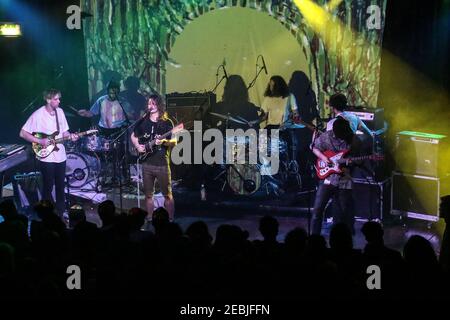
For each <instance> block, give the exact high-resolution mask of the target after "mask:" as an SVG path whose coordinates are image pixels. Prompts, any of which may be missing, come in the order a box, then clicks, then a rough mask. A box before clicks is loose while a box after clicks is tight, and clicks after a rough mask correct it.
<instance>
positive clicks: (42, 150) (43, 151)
mask: <svg viewBox="0 0 450 320" xmlns="http://www.w3.org/2000/svg"><path fill="white" fill-rule="evenodd" d="M97 132H98V130H88V131H84V132H79V133H76V135H77V136H78V137H82V136H86V135H91V134H96V133H97ZM32 135H33V136H34V137H36V138H38V139H43V138H47V139H49V140H50V144H49V145H48V146H46V147H44V146H43V145H41V144H39V143H36V142H33V144H32V148H33V151H34V153H35V154H36V157H37V158H39V159H44V158H47V157H48V156H49V155H50V154H51V153H52V152H53V151H58V150H59V148H58V146H57V145H58V144H61V143H63V142H64V141H67V140H70V136H67V137H63V138H58V139H56V136H57V135H58V132H54V133H52V134H45V133H42V132H34V133H32Z"/></svg>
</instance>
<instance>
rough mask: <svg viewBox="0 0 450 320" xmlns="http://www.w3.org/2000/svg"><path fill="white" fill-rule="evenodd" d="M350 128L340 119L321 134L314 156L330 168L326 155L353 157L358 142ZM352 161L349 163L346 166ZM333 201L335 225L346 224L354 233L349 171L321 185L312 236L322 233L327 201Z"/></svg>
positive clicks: (314, 148)
mask: <svg viewBox="0 0 450 320" xmlns="http://www.w3.org/2000/svg"><path fill="white" fill-rule="evenodd" d="M357 141H358V140H357V138H356V136H355V134H354V133H353V131H352V129H351V127H350V124H349V122H348V121H347V120H345V119H344V118H340V117H339V118H337V119H336V120H335V121H334V123H333V130H331V131H326V132H325V133H323V134H321V135H320V136H319V137H318V138H317V139H316V140H315V141H314V144H313V153H314V154H315V155H316V156H317V157H318V158H319V159H321V160H322V161H325V162H327V163H330V164H331V160H330V159H328V158H327V157H326V156H325V154H324V152H325V151H328V150H329V151H333V152H341V151H344V150H350V152H351V153H354V151H355V150H357V149H358V142H357ZM349 164H350V161H349V162H348V163H347V166H348V165H349ZM332 197H333V204H334V206H333V208H335V209H336V210H333V211H335V212H334V213H333V222H334V223H339V222H342V223H345V224H346V225H347V226H348V227H349V229H350V230H351V231H352V232H353V230H354V229H353V224H354V214H353V211H352V209H353V208H352V202H353V199H352V180H351V177H350V174H349V172H348V170H347V168H344V170H343V173H341V174H331V175H329V176H328V177H327V178H326V179H324V180H322V181H320V183H319V188H318V189H317V193H316V199H315V201H314V209H313V212H312V214H313V217H312V233H313V234H320V232H321V229H322V220H323V213H324V211H325V207H326V205H327V203H328V201H329V200H330V199H331V198H332Z"/></svg>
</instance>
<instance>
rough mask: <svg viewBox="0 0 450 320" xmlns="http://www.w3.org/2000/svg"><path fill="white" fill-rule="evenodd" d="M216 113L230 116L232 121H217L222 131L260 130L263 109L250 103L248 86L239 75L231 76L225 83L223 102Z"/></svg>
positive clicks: (216, 108) (217, 125)
mask: <svg viewBox="0 0 450 320" xmlns="http://www.w3.org/2000/svg"><path fill="white" fill-rule="evenodd" d="M212 111H214V113H216V114H222V115H225V116H229V117H230V120H224V119H217V121H216V125H215V126H216V127H218V128H221V129H243V130H247V129H249V128H254V129H256V130H258V129H259V114H258V113H259V112H261V108H259V107H257V106H255V105H254V104H253V103H251V102H250V101H249V96H248V90H247V86H246V85H245V83H244V80H243V79H242V77H241V76H239V75H230V76H229V77H228V79H227V82H226V83H225V87H224V90H223V97H222V101H221V102H219V103H217V105H216V107H215V108H214V110H212Z"/></svg>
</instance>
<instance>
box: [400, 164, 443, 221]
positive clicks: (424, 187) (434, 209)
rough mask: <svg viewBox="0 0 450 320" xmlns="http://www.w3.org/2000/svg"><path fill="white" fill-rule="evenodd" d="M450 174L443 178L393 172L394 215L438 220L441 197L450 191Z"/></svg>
mask: <svg viewBox="0 0 450 320" xmlns="http://www.w3.org/2000/svg"><path fill="white" fill-rule="evenodd" d="M449 182H450V176H446V177H443V178H436V177H429V176H421V175H414V174H404V173H400V172H395V171H394V172H393V173H392V207H391V213H392V214H394V215H404V216H407V217H409V218H415V219H421V220H427V221H434V222H435V221H438V220H439V204H440V198H441V197H442V196H444V195H447V194H449V192H450V185H449Z"/></svg>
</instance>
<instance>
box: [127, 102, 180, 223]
mask: <svg viewBox="0 0 450 320" xmlns="http://www.w3.org/2000/svg"><path fill="white" fill-rule="evenodd" d="M172 129H173V123H172V121H171V120H170V119H169V118H168V117H167V115H166V113H165V111H164V101H163V99H162V98H161V96H159V95H156V94H152V95H150V97H149V99H148V103H147V113H146V114H145V115H144V118H142V120H140V121H139V122H138V123H137V124H136V126H135V128H134V131H133V133H132V135H131V142H132V143H133V145H134V147H135V148H136V149H137V151H138V152H139V153H140V154H141V155H142V154H146V153H147V156H146V157H145V160H143V163H142V175H143V182H144V193H145V198H146V204H147V212H148V214H149V217H151V215H152V213H153V209H154V204H153V194H154V192H155V182H156V181H158V183H159V186H160V189H161V192H162V194H163V195H164V207H165V208H166V210H167V212H168V213H169V218H170V219H171V220H173V218H174V210H175V205H174V200H173V196H172V186H171V176H170V159H169V158H170V147H172V146H174V145H175V144H176V139H171V134H169V135H168V136H167V137H166V139H159V138H161V136H162V135H164V134H166V133H167V132H169V131H171V130H172ZM154 139H156V140H155V147H153V148H152V150H149V148H148V146H146V144H148V142H150V141H152V140H154Z"/></svg>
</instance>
